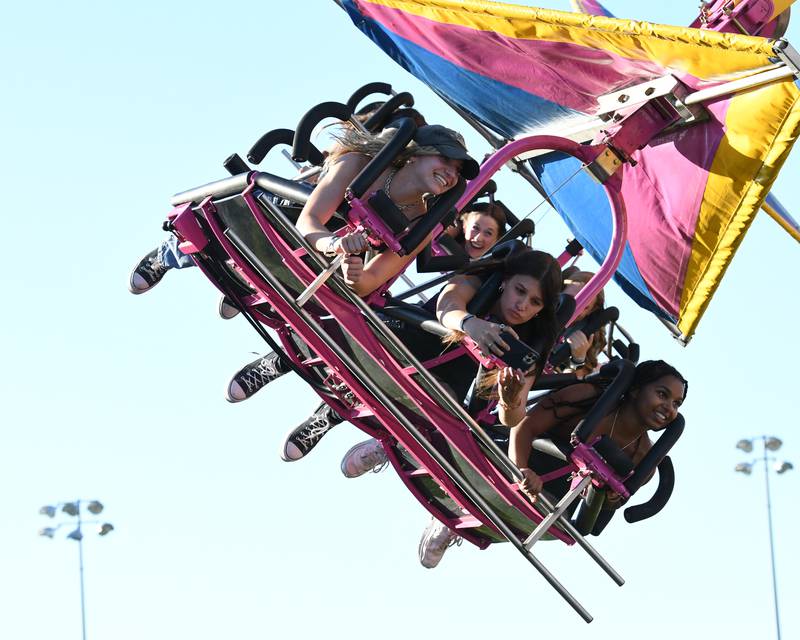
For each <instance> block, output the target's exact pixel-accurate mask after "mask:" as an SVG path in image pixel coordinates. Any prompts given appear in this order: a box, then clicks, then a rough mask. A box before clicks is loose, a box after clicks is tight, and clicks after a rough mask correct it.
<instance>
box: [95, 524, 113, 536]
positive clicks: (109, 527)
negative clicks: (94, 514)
mask: <svg viewBox="0 0 800 640" xmlns="http://www.w3.org/2000/svg"><path fill="white" fill-rule="evenodd" d="M113 530H114V525H113V524H111V523H110V522H104V523H103V524H102V525H100V528H99V529H98V530H97V535H100V536H105V535H108V534H109V533H111V532H112V531H113Z"/></svg>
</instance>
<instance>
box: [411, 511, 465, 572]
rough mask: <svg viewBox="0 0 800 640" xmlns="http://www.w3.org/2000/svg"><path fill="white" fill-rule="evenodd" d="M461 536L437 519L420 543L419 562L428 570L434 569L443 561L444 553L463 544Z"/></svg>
mask: <svg viewBox="0 0 800 640" xmlns="http://www.w3.org/2000/svg"><path fill="white" fill-rule="evenodd" d="M461 540H462V538H461V536H459V535H458V534H457V533H456V532H455V531H453V530H452V529H450V528H449V527H448V526H447V525H445V524H442V523H441V522H439V521H438V520H437V519H436V518H431V521H430V523H429V524H428V526H427V527H425V531H423V532H422V539H421V540H420V541H419V561H420V564H421V565H422V566H423V567H425V568H426V569H433V568H435V567H436V565H438V564H439V563H440V562H441V561H442V557H443V556H444V552H445V551H447V550H448V549H449V548H450V547H452V546H453V545H454V544H461Z"/></svg>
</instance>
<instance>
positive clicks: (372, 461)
mask: <svg viewBox="0 0 800 640" xmlns="http://www.w3.org/2000/svg"><path fill="white" fill-rule="evenodd" d="M388 464H389V458H388V457H387V456H386V451H384V449H383V445H382V444H381V443H380V441H379V440H376V439H375V438H370V439H369V440H365V441H364V442H359V443H358V444H357V445H356V446H354V447H352V448H351V449H350V451H348V452H347V453H345V454H344V458H342V473H343V474H344V475H345V477H346V478H358V476H363V475H364V474H365V473H366V472H367V471H372V472H373V473H379V472H381V471H383V470H384V469H385V468H386V465H388Z"/></svg>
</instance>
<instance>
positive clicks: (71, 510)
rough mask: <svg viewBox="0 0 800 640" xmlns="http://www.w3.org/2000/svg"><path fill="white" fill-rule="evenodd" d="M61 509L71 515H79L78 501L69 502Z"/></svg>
mask: <svg viewBox="0 0 800 640" xmlns="http://www.w3.org/2000/svg"><path fill="white" fill-rule="evenodd" d="M61 510H62V511H63V512H64V513H66V514H67V515H69V516H77V515H78V503H77V502H67V503H66V504H65V505H64V506H63V507H61Z"/></svg>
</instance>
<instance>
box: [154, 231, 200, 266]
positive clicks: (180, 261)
mask: <svg viewBox="0 0 800 640" xmlns="http://www.w3.org/2000/svg"><path fill="white" fill-rule="evenodd" d="M158 259H159V261H160V262H161V264H163V265H164V266H165V267H166V268H167V269H185V268H187V267H194V266H195V264H194V260H192V258H191V257H190V256H188V255H187V254H185V253H183V251H181V250H180V249H179V248H178V238H176V237H175V236H174V235H172V234H170V235H169V237H168V238H167V239H166V240H164V242H162V243H161V244H160V245H159V247H158Z"/></svg>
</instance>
